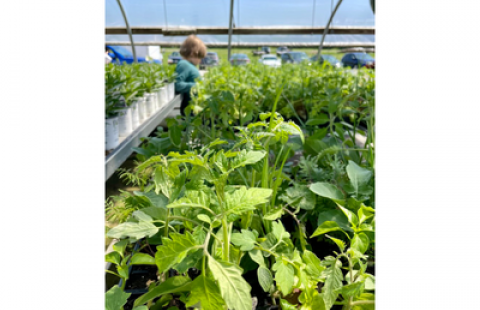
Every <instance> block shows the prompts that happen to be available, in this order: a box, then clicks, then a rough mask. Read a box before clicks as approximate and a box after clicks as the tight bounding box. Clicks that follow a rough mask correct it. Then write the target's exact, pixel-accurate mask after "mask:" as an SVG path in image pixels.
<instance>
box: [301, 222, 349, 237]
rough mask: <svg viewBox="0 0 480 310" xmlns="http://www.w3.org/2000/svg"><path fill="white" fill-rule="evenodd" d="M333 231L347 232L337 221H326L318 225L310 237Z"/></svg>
mask: <svg viewBox="0 0 480 310" xmlns="http://www.w3.org/2000/svg"><path fill="white" fill-rule="evenodd" d="M331 231H341V232H343V233H345V234H346V232H345V231H344V230H343V229H342V228H340V226H338V224H337V223H336V222H331V221H326V222H323V223H322V225H320V226H318V227H317V229H316V230H315V231H314V232H313V235H311V236H310V238H313V237H316V236H320V235H323V234H326V233H328V232H331Z"/></svg>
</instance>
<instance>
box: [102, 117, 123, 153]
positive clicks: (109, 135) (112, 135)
mask: <svg viewBox="0 0 480 310" xmlns="http://www.w3.org/2000/svg"><path fill="white" fill-rule="evenodd" d="M119 143H120V142H119V140H118V116H115V117H112V118H108V119H106V120H105V150H107V151H108V150H111V149H114V148H116V147H117V146H118V144H119Z"/></svg>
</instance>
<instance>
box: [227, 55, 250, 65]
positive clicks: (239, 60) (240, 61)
mask: <svg viewBox="0 0 480 310" xmlns="http://www.w3.org/2000/svg"><path fill="white" fill-rule="evenodd" d="M228 61H230V63H231V64H232V65H233V66H238V65H246V64H249V63H250V58H248V56H247V55H245V54H233V55H232V56H231V57H230V59H229V60H228Z"/></svg>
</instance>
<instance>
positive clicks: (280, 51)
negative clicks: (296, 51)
mask: <svg viewBox="0 0 480 310" xmlns="http://www.w3.org/2000/svg"><path fill="white" fill-rule="evenodd" d="M288 52H290V50H289V49H288V47H286V46H280V47H279V48H277V55H278V56H282V54H284V53H288Z"/></svg>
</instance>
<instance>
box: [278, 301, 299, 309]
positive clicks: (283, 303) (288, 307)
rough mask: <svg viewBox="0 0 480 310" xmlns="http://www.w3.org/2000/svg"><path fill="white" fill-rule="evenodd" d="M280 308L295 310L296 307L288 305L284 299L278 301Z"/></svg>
mask: <svg viewBox="0 0 480 310" xmlns="http://www.w3.org/2000/svg"><path fill="white" fill-rule="evenodd" d="M280 306H281V307H282V310H297V307H296V306H294V305H292V304H290V303H289V302H288V301H286V300H285V299H280Z"/></svg>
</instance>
